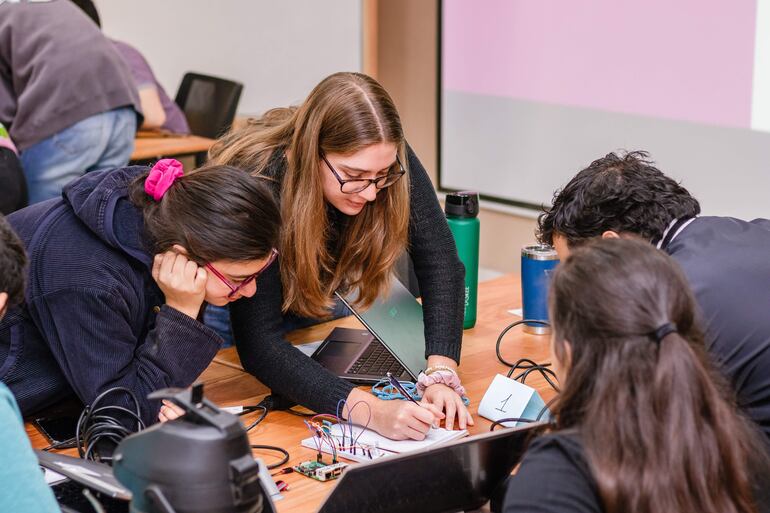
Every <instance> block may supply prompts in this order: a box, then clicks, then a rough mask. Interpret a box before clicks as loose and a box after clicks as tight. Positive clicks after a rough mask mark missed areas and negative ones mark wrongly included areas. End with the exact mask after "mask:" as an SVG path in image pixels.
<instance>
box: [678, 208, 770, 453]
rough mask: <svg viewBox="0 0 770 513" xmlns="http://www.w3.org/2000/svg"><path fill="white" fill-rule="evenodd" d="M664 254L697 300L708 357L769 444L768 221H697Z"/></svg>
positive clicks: (705, 219)
mask: <svg viewBox="0 0 770 513" xmlns="http://www.w3.org/2000/svg"><path fill="white" fill-rule="evenodd" d="M664 249H665V251H666V252H667V253H669V254H670V255H671V256H672V257H673V258H674V259H675V260H676V261H677V262H678V263H679V265H681V267H682V270H683V271H684V273H685V275H686V276H687V280H688V281H689V283H690V287H691V288H692V290H693V293H694V294H695V298H696V299H697V301H698V305H699V307H700V315H701V322H702V324H703V328H704V329H705V332H706V346H707V348H708V350H709V353H710V354H711V355H712V357H713V358H714V362H715V363H716V365H717V366H718V367H719V368H720V369H721V370H722V371H723V372H724V374H725V375H726V376H727V377H728V378H729V379H730V382H731V383H732V384H733V386H734V387H735V392H736V394H737V399H738V404H739V405H740V406H741V408H743V409H744V411H745V412H746V413H747V414H748V415H749V417H751V419H752V420H753V421H754V422H756V423H757V424H759V426H760V428H761V429H762V431H763V432H764V434H765V436H766V437H767V441H768V443H769V444H770V315H768V313H769V312H770V220H767V219H755V220H754V221H751V222H747V221H742V220H740V219H733V218H730V217H699V218H697V219H695V220H694V221H692V223H690V224H689V225H687V227H686V228H684V229H683V230H682V232H681V233H680V234H679V235H677V236H676V237H675V238H674V240H673V241H672V242H671V243H670V244H668V245H667V247H666V248H664Z"/></svg>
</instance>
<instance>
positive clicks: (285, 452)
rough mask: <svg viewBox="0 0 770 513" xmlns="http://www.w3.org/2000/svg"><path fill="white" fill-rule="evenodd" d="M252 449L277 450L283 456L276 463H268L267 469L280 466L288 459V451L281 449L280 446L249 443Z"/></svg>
mask: <svg viewBox="0 0 770 513" xmlns="http://www.w3.org/2000/svg"><path fill="white" fill-rule="evenodd" d="M249 447H251V448H252V449H257V450H260V451H273V452H279V453H281V454H282V455H283V458H282V459H281V461H279V462H278V463H273V464H272V465H268V466H267V469H268V470H274V469H276V468H278V467H282V466H283V465H285V464H286V462H288V461H289V451H287V450H286V449H283V448H282V447H276V446H275V445H250V446H249Z"/></svg>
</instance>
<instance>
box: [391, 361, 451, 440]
mask: <svg viewBox="0 0 770 513" xmlns="http://www.w3.org/2000/svg"><path fill="white" fill-rule="evenodd" d="M385 376H386V377H387V378H388V381H390V384H391V385H393V386H394V387H395V388H396V390H398V391H399V392H401V395H403V396H404V397H406V398H407V399H409V400H410V401H412V402H413V403H414V404H416V405H417V406H420V407H421V408H425V406H424V405H422V404H420V403H418V402H417V399H415V398H414V397H412V394H410V393H409V392H407V391H406V389H405V388H404V387H403V386H401V383H400V382H399V381H398V380H397V379H396V378H395V377H393V374H391V373H390V372H386V373H385ZM431 427H434V428H437V427H438V426H437V425H436V424H433V425H432V426H431Z"/></svg>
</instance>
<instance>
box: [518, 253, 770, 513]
mask: <svg viewBox="0 0 770 513" xmlns="http://www.w3.org/2000/svg"><path fill="white" fill-rule="evenodd" d="M549 302H550V319H551V321H552V326H553V337H552V340H551V362H552V363H553V366H554V371H555V372H556V374H557V376H558V378H559V382H560V383H561V389H562V390H561V393H560V395H559V397H558V399H557V402H556V405H555V407H554V410H553V415H554V425H553V431H552V432H550V433H548V434H546V435H543V436H541V437H539V438H537V439H535V440H534V442H532V444H531V446H530V447H529V448H528V449H527V451H526V453H525V455H524V459H523V461H522V463H521V466H520V467H519V469H518V471H517V472H516V474H515V475H514V476H513V477H512V478H511V479H510V480H509V484H508V490H507V493H506V496H505V502H504V508H503V511H504V512H505V513H515V512H527V513H530V512H541V513H562V512H565V513H566V512H572V513H589V512H590V513H599V512H602V513H657V512H663V511H667V512H668V511H671V512H674V511H681V512H695V511H697V512H699V513H726V512H732V513H759V512H767V511H770V497H769V496H768V495H770V493H768V492H769V490H768V484H770V482H768V476H769V475H770V474H768V470H769V469H770V467H769V466H768V459H767V454H766V453H765V451H764V437H763V436H762V434H761V433H760V431H759V430H758V429H757V426H756V425H755V424H753V423H752V422H751V421H750V420H749V419H748V418H746V417H745V416H744V414H743V413H741V412H740V411H739V409H738V407H737V405H736V403H735V398H734V394H733V393H732V391H731V389H730V386H729V384H728V383H727V381H726V380H725V379H724V377H723V376H721V375H720V374H719V373H718V372H717V371H716V369H715V368H714V367H713V366H712V365H711V363H710V362H709V358H708V356H707V353H706V349H705V346H704V343H703V336H702V333H701V331H700V328H699V326H698V324H697V321H696V308H697V305H696V303H695V299H694V298H693V295H692V292H691V291H690V288H689V286H688V285H687V279H686V278H685V276H684V274H683V273H682V271H681V269H680V268H679V266H678V265H677V263H676V262H675V261H674V260H673V259H672V258H671V257H669V256H668V255H666V254H665V253H663V252H662V251H658V250H657V249H655V248H653V247H652V246H651V245H650V244H649V243H647V242H644V241H639V240H619V239H609V240H601V239H599V240H596V241H591V242H588V243H586V244H584V245H581V246H580V247H578V248H576V249H575V250H574V251H573V252H572V253H571V254H570V256H568V257H567V258H566V259H565V260H562V262H561V264H560V265H559V266H558V267H557V269H556V271H555V273H554V275H553V278H552V282H551V289H550V298H549Z"/></svg>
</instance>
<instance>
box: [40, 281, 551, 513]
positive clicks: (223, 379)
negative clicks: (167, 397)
mask: <svg viewBox="0 0 770 513" xmlns="http://www.w3.org/2000/svg"><path fill="white" fill-rule="evenodd" d="M520 307H521V285H520V281H519V279H518V277H515V276H504V277H501V278H498V279H495V280H492V281H488V282H485V283H482V284H480V285H479V304H478V310H477V311H478V320H477V322H476V327H475V328H473V329H470V330H466V331H465V333H464V337H463V348H462V362H461V366H460V376H461V377H462V381H463V385H464V386H465V388H466V390H467V392H468V397H469V398H470V400H471V405H470V411H471V413H472V414H473V415H474V420H475V422H476V425H475V426H472V427H470V428H469V431H470V432H471V433H482V432H485V431H488V430H489V426H490V424H491V422H490V421H488V420H486V419H484V418H482V417H479V416H478V415H477V411H478V405H479V401H481V398H482V397H483V395H484V392H485V391H486V389H487V387H488V386H489V384H490V383H491V381H492V378H493V377H494V375H495V374H497V373H502V374H505V373H506V372H507V370H508V368H507V367H506V366H505V365H503V364H501V363H500V362H498V360H497V357H496V356H495V341H496V340H497V337H498V335H499V334H500V332H501V331H502V330H503V328H505V327H506V326H507V325H508V324H510V323H512V322H514V321H516V320H518V319H519V318H518V317H516V316H514V315H512V314H510V313H509V312H508V310H510V309H512V308H520ZM334 326H348V327H360V324H359V323H358V321H357V320H356V319H355V318H353V317H349V318H346V319H340V320H337V321H331V322H327V323H323V324H319V325H317V326H312V327H310V328H306V329H303V330H298V331H296V332H294V333H292V334H290V336H289V340H290V341H291V342H292V343H302V342H309V341H313V340H322V339H323V338H325V337H326V335H328V333H329V332H330V331H331V329H332V327H334ZM548 346H549V344H548V337H546V336H535V335H527V334H524V333H523V332H522V331H520V330H516V329H514V330H511V331H510V332H509V333H508V334H507V335H506V338H505V341H504V343H503V350H502V353H503V356H504V357H505V358H506V359H508V360H509V361H510V360H515V359H517V358H520V357H523V356H526V357H528V358H532V359H534V360H535V361H538V362H544V361H547V360H548V357H549V349H548ZM200 380H201V381H203V382H204V383H205V385H206V386H205V394H206V396H207V397H208V398H209V399H211V400H213V401H214V402H216V403H217V404H219V405H221V406H236V405H253V404H257V403H258V402H259V401H260V400H261V399H262V398H263V397H264V396H265V395H266V394H267V392H268V390H267V388H266V387H265V386H264V385H262V384H261V383H259V382H258V381H257V380H256V379H255V378H254V377H252V376H250V375H248V374H246V373H245V372H243V370H242V369H241V367H240V362H239V360H238V355H237V353H236V351H235V349H234V348H227V349H223V350H222V351H220V352H219V354H218V355H217V357H216V358H215V359H214V361H213V362H212V363H211V365H210V366H209V367H208V369H206V371H205V372H204V373H203V374H202V375H201V378H200ZM527 384H528V385H531V386H533V387H534V388H536V389H537V390H538V391H539V392H540V394H541V396H542V397H543V400H545V401H546V402H547V401H549V400H550V399H551V398H552V397H553V396H554V392H553V390H552V389H551V388H550V387H549V386H548V385H547V383H546V382H545V380H544V379H543V378H542V377H541V376H540V375H534V374H533V375H532V377H531V378H529V379H528V380H527ZM257 415H259V413H253V414H250V415H245V416H244V417H243V422H244V423H245V424H248V423H249V422H250V421H252V420H254V419H256V418H257ZM302 420H303V419H302V418H301V417H298V416H296V415H291V414H289V413H286V412H280V411H278V412H270V413H269V414H268V416H267V418H266V419H265V420H264V421H263V422H262V423H261V424H259V425H258V426H257V427H255V428H254V429H253V430H252V431H251V432H250V433H249V438H250V439H251V441H252V443H255V444H266V445H277V446H279V447H283V448H285V449H286V450H288V451H289V454H290V455H291V459H290V460H289V463H288V464H287V466H289V465H294V464H297V463H299V462H301V461H305V460H310V459H314V458H315V451H312V450H310V449H306V448H304V447H301V446H300V441H301V440H302V439H304V438H307V437H308V430H307V428H306V427H305V425H304V424H303V422H302ZM27 433H28V434H29V436H30V438H31V440H32V444H33V446H34V447H36V448H40V447H45V446H46V445H47V442H46V440H45V439H44V438H43V436H42V435H41V434H40V433H39V432H37V430H36V429H35V428H34V427H33V426H31V425H27ZM69 452H70V453H72V452H74V449H73V450H71V451H69ZM254 455H255V456H257V457H260V458H262V459H264V460H265V462H266V463H267V464H271V463H274V462H276V461H278V458H277V456H275V455H274V454H273V453H267V452H260V451H255V452H254ZM276 479H279V478H276ZM280 479H283V480H284V481H286V482H287V483H288V485H289V489H288V490H286V491H284V492H283V496H284V499H283V500H280V501H277V502H276V508H277V509H278V512H279V513H286V512H290V511H292V512H293V511H303V512H305V511H308V512H312V511H316V510H317V508H318V506H319V505H320V503H321V501H322V500H323V499H324V498H325V497H326V495H328V493H329V492H330V491H331V490H332V488H333V487H334V485H335V483H336V481H331V482H327V483H321V482H318V481H315V480H312V479H309V478H306V477H303V476H301V475H298V474H296V473H292V474H287V475H282V476H280Z"/></svg>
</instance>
